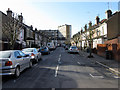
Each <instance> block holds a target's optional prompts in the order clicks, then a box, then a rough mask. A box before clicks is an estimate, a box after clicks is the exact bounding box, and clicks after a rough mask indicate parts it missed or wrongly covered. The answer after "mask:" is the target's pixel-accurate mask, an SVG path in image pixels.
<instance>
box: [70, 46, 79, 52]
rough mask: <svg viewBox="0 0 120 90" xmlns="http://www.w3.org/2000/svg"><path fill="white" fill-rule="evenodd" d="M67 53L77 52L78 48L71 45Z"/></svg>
mask: <svg viewBox="0 0 120 90" xmlns="http://www.w3.org/2000/svg"><path fill="white" fill-rule="evenodd" d="M68 53H79V49H78V48H77V47H76V46H71V47H70V48H69V50H68Z"/></svg>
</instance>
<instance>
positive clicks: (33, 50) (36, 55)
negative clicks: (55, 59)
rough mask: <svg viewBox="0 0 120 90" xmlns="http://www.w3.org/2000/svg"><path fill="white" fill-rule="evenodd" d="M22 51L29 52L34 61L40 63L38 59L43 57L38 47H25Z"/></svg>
mask: <svg viewBox="0 0 120 90" xmlns="http://www.w3.org/2000/svg"><path fill="white" fill-rule="evenodd" d="M22 51H23V52H24V53H25V54H29V55H30V56H31V59H32V60H33V61H35V62H36V63H38V61H39V60H40V59H42V58H41V57H42V56H41V53H40V52H38V50H37V49H36V48H24V49H22Z"/></svg>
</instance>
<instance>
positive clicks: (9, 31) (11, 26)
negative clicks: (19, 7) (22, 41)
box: [2, 14, 23, 49]
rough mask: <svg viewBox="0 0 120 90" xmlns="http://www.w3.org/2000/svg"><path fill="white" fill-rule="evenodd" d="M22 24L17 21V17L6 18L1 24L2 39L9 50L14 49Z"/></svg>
mask: <svg viewBox="0 0 120 90" xmlns="http://www.w3.org/2000/svg"><path fill="white" fill-rule="evenodd" d="M22 27H23V25H22V22H21V21H20V20H19V19H18V15H14V14H13V15H12V16H11V17H8V16H6V19H5V20H4V22H3V24H2V33H3V35H2V36H3V38H5V39H6V40H7V42H8V45H9V46H8V47H9V49H14V47H15V43H16V41H17V39H18V36H19V35H20V33H21V31H22Z"/></svg>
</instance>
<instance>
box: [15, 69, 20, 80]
mask: <svg viewBox="0 0 120 90" xmlns="http://www.w3.org/2000/svg"><path fill="white" fill-rule="evenodd" d="M14 76H15V78H18V77H19V76H20V68H19V67H16V69H15V74H14Z"/></svg>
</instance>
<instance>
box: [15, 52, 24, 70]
mask: <svg viewBox="0 0 120 90" xmlns="http://www.w3.org/2000/svg"><path fill="white" fill-rule="evenodd" d="M14 56H15V59H16V65H20V71H22V70H24V61H23V57H22V56H21V55H20V53H19V52H18V51H15V52H14Z"/></svg>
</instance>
